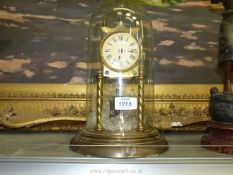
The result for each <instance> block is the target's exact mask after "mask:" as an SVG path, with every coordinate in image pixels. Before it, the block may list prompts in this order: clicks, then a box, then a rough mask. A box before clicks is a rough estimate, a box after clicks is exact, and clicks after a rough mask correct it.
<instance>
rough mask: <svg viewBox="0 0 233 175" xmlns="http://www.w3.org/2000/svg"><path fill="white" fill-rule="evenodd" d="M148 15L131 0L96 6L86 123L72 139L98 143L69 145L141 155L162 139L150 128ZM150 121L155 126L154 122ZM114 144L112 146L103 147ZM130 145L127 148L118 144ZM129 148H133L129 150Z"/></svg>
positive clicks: (109, 153)
mask: <svg viewBox="0 0 233 175" xmlns="http://www.w3.org/2000/svg"><path fill="white" fill-rule="evenodd" d="M152 41H153V33H152V25H151V20H150V18H149V17H148V15H147V12H146V10H145V9H144V8H143V6H142V5H141V4H139V3H137V2H135V1H134V0H106V1H103V2H102V3H101V4H100V6H99V7H98V8H97V10H96V11H95V12H94V14H93V16H92V19H91V21H90V31H89V58H90V59H89V62H88V65H89V66H88V83H87V124H86V127H85V128H84V129H83V130H82V131H81V132H80V134H79V135H78V136H76V137H75V138H74V139H73V140H72V142H71V143H72V144H81V145H83V144H90V145H102V147H98V149H97V148H95V149H93V150H91V149H90V148H89V149H88V148H84V147H82V148H80V147H78V146H76V147H75V146H74V147H73V150H75V151H78V152H81V153H84V154H90V155H95V156H101V157H120V158H122V157H142V156H148V155H153V154H158V153H161V152H163V151H165V150H166V149H167V148H166V147H160V148H159V149H155V148H153V149H152V148H150V149H148V150H149V151H148V150H147V151H146V148H142V147H140V148H137V149H136V148H135V145H136V146H137V145H146V144H149V145H166V144H167V142H166V140H165V139H164V138H163V137H162V136H161V135H160V134H159V132H158V130H157V129H155V128H154V125H153V123H152V121H154V119H153V114H154V101H153V99H154V98H153V97H154V81H153V80H154V78H153V75H154V73H153V72H154V70H153V69H154V59H153V42H152ZM152 125H153V126H152ZM106 145H108V146H109V145H112V146H113V147H112V148H111V149H109V150H108V149H107V148H105V146H106ZM122 145H124V146H125V145H128V146H129V148H132V150H131V149H126V150H127V151H124V149H122ZM129 150H131V151H129Z"/></svg>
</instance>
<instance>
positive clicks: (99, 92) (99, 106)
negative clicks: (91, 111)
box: [96, 69, 103, 131]
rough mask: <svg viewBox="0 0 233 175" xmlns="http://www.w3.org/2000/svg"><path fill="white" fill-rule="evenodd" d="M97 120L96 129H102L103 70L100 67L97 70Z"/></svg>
mask: <svg viewBox="0 0 233 175" xmlns="http://www.w3.org/2000/svg"><path fill="white" fill-rule="evenodd" d="M96 111H97V114H96V116H97V121H96V130H97V131H102V130H103V126H102V112H103V70H102V69H99V70H98V72H97V105H96Z"/></svg>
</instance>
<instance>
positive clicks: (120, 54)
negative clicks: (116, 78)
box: [101, 32, 140, 71]
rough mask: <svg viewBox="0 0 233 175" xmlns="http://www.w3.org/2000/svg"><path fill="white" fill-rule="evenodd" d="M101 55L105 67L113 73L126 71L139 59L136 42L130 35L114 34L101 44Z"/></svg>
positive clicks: (138, 49) (138, 47)
mask: <svg viewBox="0 0 233 175" xmlns="http://www.w3.org/2000/svg"><path fill="white" fill-rule="evenodd" d="M101 55H102V59H103V61H104V63H105V65H106V66H107V67H108V68H110V69H111V70H114V71H127V70H129V69H131V68H132V67H134V66H135V65H136V63H137V62H138V60H139V57H140V46H139V44H138V41H137V40H136V38H135V37H134V36H132V35H131V34H130V33H123V32H119V33H114V34H112V35H110V36H108V37H107V38H106V39H105V40H104V41H103V43H102V47H101Z"/></svg>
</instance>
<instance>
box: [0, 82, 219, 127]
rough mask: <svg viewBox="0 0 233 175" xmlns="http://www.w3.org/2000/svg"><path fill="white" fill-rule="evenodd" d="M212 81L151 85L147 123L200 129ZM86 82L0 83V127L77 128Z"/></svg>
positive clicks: (206, 117)
mask: <svg viewBox="0 0 233 175" xmlns="http://www.w3.org/2000/svg"><path fill="white" fill-rule="evenodd" d="M212 87H218V88H219V89H221V88H223V86H222V85H215V84H180V85H178V84H175V85H174V84H167V85H155V87H154V94H155V98H154V101H155V103H154V104H155V113H154V118H153V120H154V121H151V124H154V125H155V123H158V121H159V123H160V126H157V127H162V129H164V130H171V131H175V130H179V131H203V130H205V129H206V122H207V121H209V120H210V116H209V112H208V108H209V100H210V95H209V90H210V89H211V88H212ZM85 114H86V85H85V84H83V85H80V84H78V85H67V84H3V83H2V84H0V126H1V127H0V129H1V130H10V129H18V130H27V131H77V130H79V128H80V127H82V126H84V123H85V121H86V117H85V116H86V115H85Z"/></svg>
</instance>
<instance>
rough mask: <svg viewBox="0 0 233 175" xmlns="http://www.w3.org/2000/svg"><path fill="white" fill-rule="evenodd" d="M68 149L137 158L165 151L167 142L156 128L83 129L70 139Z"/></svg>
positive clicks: (107, 155) (97, 154) (91, 153)
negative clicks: (116, 130)
mask: <svg viewBox="0 0 233 175" xmlns="http://www.w3.org/2000/svg"><path fill="white" fill-rule="evenodd" d="M70 149H71V150H73V151H75V152H78V153H81V154H84V155H91V156H96V157H106V158H139V157H147V156H153V155H158V154H161V153H163V152H165V151H167V150H168V143H167V141H166V139H165V138H164V137H163V136H161V135H160V134H159V132H158V131H157V130H145V131H142V132H138V131H136V132H126V133H119V132H117V133H114V134H110V133H109V131H98V132H97V131H95V130H86V129H84V130H81V131H80V134H79V135H77V136H75V137H74V138H73V139H72V140H71V145H70Z"/></svg>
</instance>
